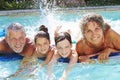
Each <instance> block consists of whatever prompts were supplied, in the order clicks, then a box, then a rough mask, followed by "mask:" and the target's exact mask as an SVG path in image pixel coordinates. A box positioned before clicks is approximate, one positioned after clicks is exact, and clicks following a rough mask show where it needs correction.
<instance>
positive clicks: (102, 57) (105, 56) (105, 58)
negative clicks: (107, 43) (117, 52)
mask: <svg viewBox="0 0 120 80" xmlns="http://www.w3.org/2000/svg"><path fill="white" fill-rule="evenodd" d="M108 59H109V55H108V54H105V53H102V54H100V55H99V56H98V61H99V62H100V63H105V62H107V61H108Z"/></svg>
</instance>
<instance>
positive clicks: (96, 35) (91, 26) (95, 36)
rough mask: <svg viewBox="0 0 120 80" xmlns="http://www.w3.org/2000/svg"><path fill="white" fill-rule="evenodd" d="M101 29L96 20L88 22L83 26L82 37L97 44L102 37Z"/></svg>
mask: <svg viewBox="0 0 120 80" xmlns="http://www.w3.org/2000/svg"><path fill="white" fill-rule="evenodd" d="M103 36H104V34H103V30H102V28H101V27H100V26H99V25H98V24H97V23H96V22H93V21H92V22H88V23H87V25H86V26H85V31H84V37H85V39H86V40H87V41H88V42H90V43H91V44H93V45H97V44H99V43H100V42H101V41H102V39H103Z"/></svg>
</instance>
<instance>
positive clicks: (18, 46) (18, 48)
mask: <svg viewBox="0 0 120 80" xmlns="http://www.w3.org/2000/svg"><path fill="white" fill-rule="evenodd" d="M6 41H7V43H8V45H9V46H10V48H11V49H12V50H13V51H14V52H16V53H20V52H22V51H23V48H24V46H25V42H26V36H25V33H24V32H23V31H21V30H18V31H12V30H11V31H9V35H8V36H6Z"/></svg>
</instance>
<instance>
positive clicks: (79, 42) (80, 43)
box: [76, 39, 86, 53]
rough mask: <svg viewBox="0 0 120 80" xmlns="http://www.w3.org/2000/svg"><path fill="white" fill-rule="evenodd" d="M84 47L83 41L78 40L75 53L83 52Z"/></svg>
mask: <svg viewBox="0 0 120 80" xmlns="http://www.w3.org/2000/svg"><path fill="white" fill-rule="evenodd" d="M85 45H86V43H85V40H84V39H81V40H79V41H78V42H77V43H76V51H77V53H81V52H83V49H84V47H85Z"/></svg>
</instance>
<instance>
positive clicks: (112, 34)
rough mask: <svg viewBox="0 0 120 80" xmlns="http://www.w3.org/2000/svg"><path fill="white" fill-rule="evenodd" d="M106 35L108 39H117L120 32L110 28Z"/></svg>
mask: <svg viewBox="0 0 120 80" xmlns="http://www.w3.org/2000/svg"><path fill="white" fill-rule="evenodd" d="M105 37H106V39H115V38H117V37H120V34H118V33H117V32H116V31H114V30H113V29H111V28H110V29H108V30H107V31H106V32H105Z"/></svg>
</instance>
